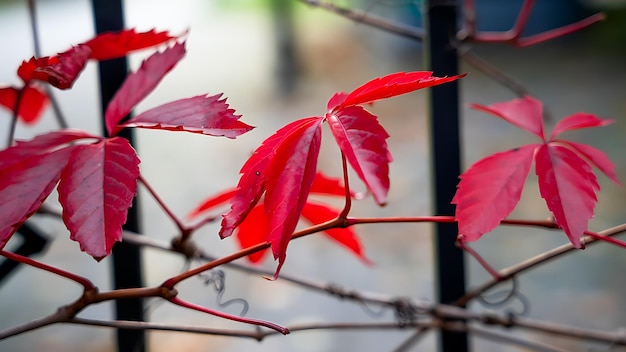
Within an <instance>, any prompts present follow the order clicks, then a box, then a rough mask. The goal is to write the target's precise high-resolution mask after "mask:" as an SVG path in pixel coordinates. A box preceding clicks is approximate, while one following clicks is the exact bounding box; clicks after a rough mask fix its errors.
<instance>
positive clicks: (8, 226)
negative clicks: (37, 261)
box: [0, 147, 75, 249]
mask: <svg viewBox="0 0 626 352" xmlns="http://www.w3.org/2000/svg"><path fill="white" fill-rule="evenodd" d="M13 148H15V147H13ZM73 148H75V147H68V148H64V149H60V150H57V151H53V152H47V153H40V154H31V155H29V156H24V155H23V156H22V157H21V158H19V159H17V160H15V159H13V158H11V159H12V160H7V159H4V158H5V157H11V156H13V157H14V156H16V154H19V153H12V154H13V155H11V156H9V155H6V154H7V153H5V152H6V151H7V150H4V151H2V152H0V155H2V159H0V160H2V161H3V163H2V164H3V165H1V167H0V199H2V202H0V214H2V217H1V220H0V249H2V248H3V247H4V245H5V244H6V242H7V241H8V240H9V239H10V238H11V236H12V235H13V234H14V233H15V231H17V229H18V228H19V227H20V225H22V224H23V223H24V221H26V219H28V218H29V217H30V216H31V215H33V214H34V213H35V212H36V211H37V209H39V207H40V206H41V204H42V203H43V202H44V200H46V198H47V197H48V195H50V192H52V190H53V189H54V186H56V184H57V182H58V181H59V178H60V176H61V171H62V170H63V168H64V167H65V165H66V164H67V160H68V159H69V156H70V154H71V152H72V151H73ZM9 150H10V149H9Z"/></svg>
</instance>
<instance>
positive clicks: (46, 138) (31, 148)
mask: <svg viewBox="0 0 626 352" xmlns="http://www.w3.org/2000/svg"><path fill="white" fill-rule="evenodd" d="M83 138H95V139H100V138H101V137H98V136H93V135H91V134H89V133H87V132H83V131H79V130H71V129H68V130H62V131H55V132H48V133H46V134H43V135H39V136H37V137H35V138H33V139H31V140H29V141H16V142H15V145H14V146H12V147H10V148H7V149H5V150H2V151H0V169H3V168H6V167H9V166H11V165H13V164H15V163H19V162H21V161H22V159H26V158H29V157H31V156H33V155H41V154H46V153H50V152H52V151H53V150H54V149H55V148H57V147H60V146H62V145H63V144H67V143H70V142H73V141H75V140H78V139H83Z"/></svg>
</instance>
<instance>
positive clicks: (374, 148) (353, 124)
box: [326, 106, 393, 205]
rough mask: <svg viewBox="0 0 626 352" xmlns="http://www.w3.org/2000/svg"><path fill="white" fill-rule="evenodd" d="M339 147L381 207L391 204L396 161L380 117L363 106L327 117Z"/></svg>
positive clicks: (345, 109)
mask: <svg viewBox="0 0 626 352" xmlns="http://www.w3.org/2000/svg"><path fill="white" fill-rule="evenodd" d="M326 119H327V121H328V124H329V125H330V129H331V132H332V133H333V136H335V140H336V141H337V144H338V145H339V148H340V149H341V151H342V152H343V153H344V155H345V156H346V158H347V160H348V162H349V163H350V165H351V166H352V168H353V169H354V171H356V174H357V175H358V176H359V178H360V179H361V180H362V181H363V182H364V183H365V185H366V186H367V188H368V189H369V190H370V192H372V194H373V196H374V199H375V200H376V202H377V203H378V204H380V205H383V204H385V202H386V201H387V192H388V191H389V162H391V161H392V160H393V159H392V157H391V154H390V153H389V150H388V149H387V142H386V141H385V140H386V139H387V138H388V137H389V135H388V134H387V132H386V131H385V129H384V128H383V127H382V126H381V125H380V124H379V123H378V121H377V118H376V116H374V115H372V114H370V113H369V112H367V111H366V110H365V109H363V108H362V107H360V106H351V107H347V108H344V109H341V110H339V111H337V112H335V113H333V114H326Z"/></svg>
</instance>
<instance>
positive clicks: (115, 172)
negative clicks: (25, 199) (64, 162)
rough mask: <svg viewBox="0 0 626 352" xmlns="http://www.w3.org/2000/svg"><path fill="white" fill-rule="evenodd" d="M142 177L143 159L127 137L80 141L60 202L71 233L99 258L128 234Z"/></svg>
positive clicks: (63, 179) (61, 187)
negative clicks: (125, 229) (129, 217)
mask: <svg viewBox="0 0 626 352" xmlns="http://www.w3.org/2000/svg"><path fill="white" fill-rule="evenodd" d="M138 177H139V159H138V158H137V156H136V153H135V150H134V149H133V148H132V147H131V145H130V143H128V141H127V140H126V139H123V138H120V137H113V138H110V139H106V140H102V141H99V142H97V143H94V144H84V145H78V146H75V150H74V152H73V153H72V156H71V159H70V161H69V163H68V166H67V168H65V170H63V173H62V174H61V182H60V183H59V187H58V190H59V202H60V203H61V205H62V206H63V221H64V222H65V225H66V226H67V228H68V230H69V231H70V234H71V235H70V238H71V239H72V240H74V241H77V242H78V243H79V244H80V248H81V250H83V251H85V252H87V253H88V254H89V255H91V256H93V257H94V258H95V259H96V260H100V259H102V258H104V257H105V256H107V255H109V254H110V253H111V249H112V247H113V245H114V244H115V242H118V241H121V240H122V225H123V224H124V223H125V222H126V215H127V210H128V208H129V207H130V206H131V204H132V200H133V197H134V196H135V192H136V187H137V183H136V180H137V178H138Z"/></svg>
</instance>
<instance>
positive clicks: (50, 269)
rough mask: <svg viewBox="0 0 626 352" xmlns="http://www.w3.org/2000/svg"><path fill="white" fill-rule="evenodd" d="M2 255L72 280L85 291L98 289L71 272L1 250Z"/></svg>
mask: <svg viewBox="0 0 626 352" xmlns="http://www.w3.org/2000/svg"><path fill="white" fill-rule="evenodd" d="M0 255H1V256H3V257H6V258H8V259H11V260H14V261H16V262H20V263H22V264H26V265H30V266H32V267H35V268H37V269H41V270H44V271H47V272H49V273H52V274H56V275H58V276H61V277H64V278H66V279H69V280H72V281H74V282H76V283H77V284H79V285H81V286H83V288H84V289H85V291H89V290H93V289H95V288H96V286H95V285H94V284H93V283H92V282H91V281H89V279H87V278H85V277H82V276H80V275H76V274H74V273H70V272H69V271H65V270H63V269H60V268H57V267H54V266H51V265H48V264H44V263H41V262H38V261H36V260H34V259H31V258H28V257H24V256H22V255H19V254H16V253H13V252H8V251H5V250H0Z"/></svg>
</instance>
